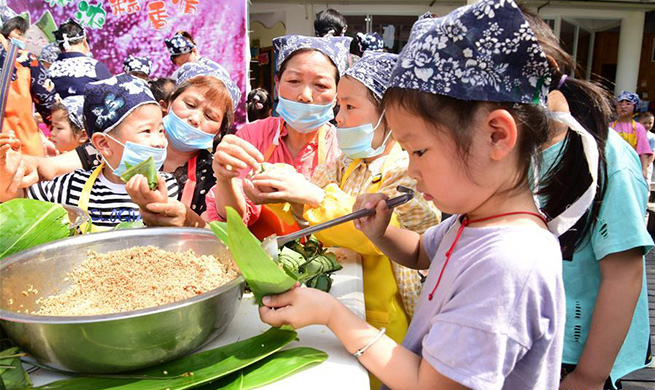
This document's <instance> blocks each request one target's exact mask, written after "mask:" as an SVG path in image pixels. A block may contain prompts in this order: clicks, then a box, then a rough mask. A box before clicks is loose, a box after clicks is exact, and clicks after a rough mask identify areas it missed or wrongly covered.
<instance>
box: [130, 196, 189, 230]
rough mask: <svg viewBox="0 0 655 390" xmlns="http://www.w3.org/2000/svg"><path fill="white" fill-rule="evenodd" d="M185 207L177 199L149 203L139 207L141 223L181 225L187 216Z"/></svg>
mask: <svg viewBox="0 0 655 390" xmlns="http://www.w3.org/2000/svg"><path fill="white" fill-rule="evenodd" d="M186 214H187V207H186V206H185V205H184V203H182V202H180V201H179V200H177V199H168V201H167V202H165V203H149V204H148V205H146V208H145V209H143V208H142V209H141V217H142V218H143V223H144V224H146V225H147V226H178V227H183V226H186V225H185V220H186V218H187V215H186Z"/></svg>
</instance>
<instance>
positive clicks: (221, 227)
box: [209, 222, 229, 246]
mask: <svg viewBox="0 0 655 390" xmlns="http://www.w3.org/2000/svg"><path fill="white" fill-rule="evenodd" d="M209 227H211V228H212V232H214V235H215V236H216V237H218V239H219V240H221V241H222V242H223V244H225V246H228V243H229V241H228V237H227V223H225V222H211V223H210V224H209Z"/></svg>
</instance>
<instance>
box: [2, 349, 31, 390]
mask: <svg viewBox="0 0 655 390" xmlns="http://www.w3.org/2000/svg"><path fill="white" fill-rule="evenodd" d="M19 352H20V351H19V349H18V348H17V347H12V348H7V349H5V350H4V351H2V352H0V365H1V366H2V368H0V381H2V384H3V385H4V388H5V389H6V390H23V389H30V388H32V382H31V381H30V377H29V376H28V375H27V372H25V370H24V369H23V365H22V364H21V362H20V358H21V357H22V356H25V355H24V354H22V353H19Z"/></svg>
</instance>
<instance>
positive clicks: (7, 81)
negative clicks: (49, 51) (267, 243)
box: [0, 41, 18, 133]
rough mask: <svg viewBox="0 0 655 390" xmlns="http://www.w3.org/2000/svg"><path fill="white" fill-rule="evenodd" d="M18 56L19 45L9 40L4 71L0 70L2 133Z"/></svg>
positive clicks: (0, 124) (0, 122)
mask: <svg viewBox="0 0 655 390" xmlns="http://www.w3.org/2000/svg"><path fill="white" fill-rule="evenodd" d="M17 57H18V47H16V45H14V44H13V43H11V41H9V50H7V51H6V52H5V61H4V63H3V64H2V72H0V133H2V125H3V123H4V119H5V109H6V107H7V98H8V97H9V86H10V85H11V76H12V74H13V73H14V67H15V66H16V58H17Z"/></svg>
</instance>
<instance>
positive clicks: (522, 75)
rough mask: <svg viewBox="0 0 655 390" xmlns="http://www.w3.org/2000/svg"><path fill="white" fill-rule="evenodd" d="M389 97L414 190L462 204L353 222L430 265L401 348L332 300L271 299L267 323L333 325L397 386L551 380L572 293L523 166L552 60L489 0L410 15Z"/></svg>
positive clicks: (507, 1) (552, 383)
mask: <svg viewBox="0 0 655 390" xmlns="http://www.w3.org/2000/svg"><path fill="white" fill-rule="evenodd" d="M391 80H392V81H391V85H390V86H389V89H388V90H387V92H386V93H385V96H384V101H383V102H384V107H385V109H386V118H387V120H388V122H389V125H390V128H392V129H393V133H394V138H396V141H397V142H399V143H400V144H401V146H403V148H404V149H405V150H406V151H407V152H408V153H409V155H410V160H409V168H408V172H409V174H410V176H412V177H414V178H416V179H417V181H418V185H417V188H418V189H419V190H420V191H421V192H423V193H424V196H425V198H426V199H428V200H432V201H433V202H434V204H435V205H436V206H437V207H438V208H439V209H440V210H443V211H444V212H448V213H453V214H455V215H454V216H453V217H452V218H450V219H449V220H447V221H445V222H443V223H441V224H440V225H438V226H436V227H433V228H430V229H428V230H427V231H426V232H425V234H424V235H423V236H422V237H421V236H420V235H419V234H418V233H415V232H411V231H407V230H402V229H399V228H395V227H393V226H387V224H388V222H389V219H390V217H391V213H390V212H389V210H388V209H387V208H386V204H385V203H384V202H383V201H382V199H383V198H384V196H383V195H380V194H370V195H367V196H363V197H361V198H360V199H359V200H358V202H356V204H355V206H354V208H358V207H361V206H366V207H375V208H376V215H375V216H373V217H369V218H366V219H364V220H360V221H359V226H360V227H361V229H362V231H363V232H365V233H366V235H367V237H368V238H369V239H370V240H371V241H372V242H373V243H374V244H375V245H376V246H377V247H378V248H379V249H381V250H382V251H383V252H384V253H385V254H386V255H388V256H389V257H390V258H391V259H392V260H394V261H397V262H399V263H401V264H404V265H405V266H408V267H412V268H417V269H424V268H428V267H429V268H430V271H429V274H428V277H427V280H426V282H425V284H424V288H423V291H422V292H421V298H420V300H419V304H418V306H417V309H416V313H415V314H414V317H413V319H412V323H411V325H410V328H409V330H408V332H407V336H406V337H405V340H404V341H403V346H399V345H397V344H396V343H395V342H394V341H393V340H392V339H390V338H389V337H386V336H383V333H384V329H381V330H380V331H378V330H377V329H375V328H373V327H372V326H370V325H368V324H366V323H364V322H363V321H361V320H360V319H359V318H358V317H357V316H356V315H354V314H353V313H351V312H349V311H348V310H347V309H346V307H345V306H344V305H342V304H341V303H339V301H337V300H336V299H334V298H333V297H332V296H330V295H328V294H325V293H322V292H320V291H316V290H313V289H307V288H304V289H303V288H296V289H293V290H291V291H290V292H287V293H285V294H282V295H280V296H273V297H265V298H264V304H265V306H263V307H262V308H260V316H261V318H262V320H263V321H264V322H267V323H269V324H273V325H281V324H286V323H288V324H291V325H292V326H293V327H296V328H299V327H302V326H305V325H308V324H315V323H317V324H325V325H327V326H328V327H329V328H330V329H331V330H332V331H333V332H334V333H335V334H336V335H337V337H339V339H340V340H341V341H342V343H343V344H344V346H345V347H346V349H348V351H350V352H352V353H354V355H355V356H356V357H358V358H359V361H360V362H361V363H362V364H363V365H364V366H365V367H366V368H367V369H368V370H369V371H371V372H372V373H373V374H374V375H375V376H377V377H378V378H380V379H381V380H382V382H384V383H385V385H386V386H388V387H389V388H393V389H427V388H434V389H437V388H438V389H440V390H441V389H445V390H451V389H463V388H474V389H501V388H502V389H507V390H509V389H512V390H516V389H521V390H529V389H540V390H543V389H557V388H558V384H559V368H560V361H561V353H562V334H563V333H562V332H563V329H564V328H563V327H564V314H565V313H564V310H565V307H564V289H563V286H562V280H561V254H560V252H559V248H558V245H557V241H556V240H555V238H554V237H553V236H552V234H551V233H550V232H549V231H548V230H547V228H546V224H545V220H544V217H543V216H542V215H541V214H539V213H538V210H537V207H536V205H535V203H534V200H533V196H532V193H531V191H530V188H529V186H528V180H527V175H528V168H529V165H530V163H531V160H532V157H533V155H534V154H535V153H536V151H537V148H538V147H539V146H540V145H541V144H543V143H544V142H545V141H546V140H547V138H548V121H547V117H546V115H545V111H544V107H542V106H541V105H537V103H542V104H543V101H544V98H545V96H546V94H547V92H548V86H549V82H550V74H549V67H548V62H547V61H546V57H545V56H544V54H543V52H542V51H541V48H540V47H539V45H538V43H537V41H536V39H535V37H534V34H533V33H532V31H531V30H530V28H529V26H528V25H527V23H526V21H525V19H524V17H523V15H522V14H521V13H520V11H519V10H518V8H517V5H516V4H515V3H514V2H513V1H511V0H504V1H494V0H482V1H479V2H477V3H475V4H473V5H471V6H467V7H463V8H459V9H457V10H455V11H453V12H452V13H451V14H449V15H447V16H445V17H442V18H438V19H423V20H420V21H418V22H417V23H415V25H414V27H413V28H412V33H411V35H410V39H409V42H408V43H407V45H406V46H405V48H404V49H403V51H402V53H401V54H400V58H399V60H398V65H397V67H396V68H395V69H394V72H393V73H392V77H391Z"/></svg>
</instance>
